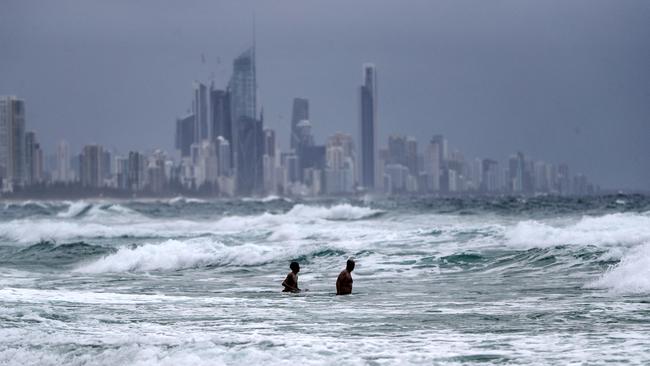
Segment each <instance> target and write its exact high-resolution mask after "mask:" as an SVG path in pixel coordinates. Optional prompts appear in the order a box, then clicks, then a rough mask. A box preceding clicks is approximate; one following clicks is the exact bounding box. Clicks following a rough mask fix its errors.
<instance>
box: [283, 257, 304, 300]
mask: <svg viewBox="0 0 650 366" xmlns="http://www.w3.org/2000/svg"><path fill="white" fill-rule="evenodd" d="M289 268H291V272H289V274H288V275H287V278H285V279H284V281H282V286H284V290H282V292H293V293H298V292H300V291H301V290H300V288H298V272H300V264H298V262H291V264H290V265H289Z"/></svg>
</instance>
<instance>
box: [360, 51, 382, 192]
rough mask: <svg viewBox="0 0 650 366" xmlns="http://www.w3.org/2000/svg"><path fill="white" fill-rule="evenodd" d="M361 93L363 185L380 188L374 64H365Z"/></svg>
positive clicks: (373, 188)
mask: <svg viewBox="0 0 650 366" xmlns="http://www.w3.org/2000/svg"><path fill="white" fill-rule="evenodd" d="M359 93H360V112H361V113H360V132H359V139H360V140H361V143H360V150H361V151H360V158H361V164H360V166H361V171H360V180H361V185H362V186H363V187H365V188H366V189H368V190H375V189H380V186H381V183H382V181H383V177H378V176H377V175H379V174H378V173H379V169H377V163H378V157H377V132H378V131H377V70H376V68H375V65H373V64H364V65H363V85H362V86H361V87H360V88H359Z"/></svg>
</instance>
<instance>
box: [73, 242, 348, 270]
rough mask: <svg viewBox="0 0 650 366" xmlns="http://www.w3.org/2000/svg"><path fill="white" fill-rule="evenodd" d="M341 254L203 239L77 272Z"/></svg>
mask: <svg viewBox="0 0 650 366" xmlns="http://www.w3.org/2000/svg"><path fill="white" fill-rule="evenodd" d="M323 252H326V253H330V252H332V253H340V252H339V251H337V249H330V248H323V247H321V246H318V245H309V246H302V247H301V246H279V245H278V246H269V245H256V244H251V243H246V244H242V245H226V244H223V243H221V242H218V241H212V240H209V239H204V238H197V239H191V240H186V241H180V240H167V241H164V242H162V243H159V244H153V243H148V244H144V245H140V246H126V247H122V248H120V249H119V250H117V252H115V253H113V254H110V255H107V256H105V257H103V258H101V259H99V260H97V261H95V262H93V263H89V264H86V265H83V266H81V267H79V268H77V269H76V270H75V271H76V272H83V273H103V272H146V271H169V270H182V269H188V268H197V267H211V266H258V265H263V264H268V263H272V262H275V261H278V260H289V259H293V258H297V257H303V258H305V256H311V255H315V256H321V255H322V253H323Z"/></svg>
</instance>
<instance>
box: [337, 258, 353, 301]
mask: <svg viewBox="0 0 650 366" xmlns="http://www.w3.org/2000/svg"><path fill="white" fill-rule="evenodd" d="M354 264H355V263H354V259H351V258H350V259H348V262H347V263H346V265H345V269H344V270H343V271H341V273H340V274H339V277H338V278H337V279H336V294H337V295H349V294H351V293H352V271H354Z"/></svg>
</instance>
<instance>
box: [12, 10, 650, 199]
mask: <svg viewBox="0 0 650 366" xmlns="http://www.w3.org/2000/svg"><path fill="white" fill-rule="evenodd" d="M253 14H254V15H253ZM254 16H255V19H256V21H255V23H256V44H257V73H258V76H257V78H258V108H259V109H262V108H263V111H264V123H265V125H266V126H268V127H271V128H273V129H275V130H276V132H277V135H278V140H279V142H280V147H281V148H283V149H286V148H287V147H288V140H289V139H288V137H289V124H290V121H291V103H292V100H293V98H294V97H306V98H309V101H310V110H311V111H310V112H311V113H310V118H311V122H312V124H313V129H314V133H315V136H316V139H317V140H319V141H323V140H324V139H325V138H326V136H327V135H329V134H332V133H334V132H336V131H343V132H347V133H352V134H354V135H356V134H357V132H358V123H359V122H358V118H359V107H358V103H359V101H358V95H357V91H358V87H359V85H360V84H361V82H362V72H361V70H362V69H361V65H362V64H363V63H365V62H372V63H374V64H375V65H376V67H377V74H378V94H379V102H378V106H379V107H378V108H379V117H378V121H379V141H380V142H381V145H382V146H383V145H385V141H386V138H387V137H388V135H390V134H392V133H400V134H406V135H412V136H416V137H417V139H418V141H419V142H420V143H421V144H424V143H425V142H427V141H428V140H429V139H430V138H431V136H432V135H434V134H444V135H445V137H446V138H447V139H448V140H449V144H450V147H451V148H452V149H453V148H457V149H459V150H460V151H462V152H463V153H464V154H465V156H466V157H467V158H473V157H480V158H494V159H499V160H502V159H505V158H507V157H508V156H509V155H511V154H512V153H514V152H516V151H522V152H524V153H526V154H527V155H528V156H531V157H533V158H536V159H540V160H546V161H549V162H553V163H562V162H566V163H568V164H569V165H570V166H571V169H572V170H573V171H575V172H584V173H585V174H586V175H587V176H589V178H590V179H591V180H592V181H593V182H594V183H596V184H599V185H601V186H602V187H603V188H611V189H619V188H624V189H641V190H648V189H650V163H649V162H650V160H649V159H650V144H648V139H649V138H650V67H649V65H650V42H649V40H650V21H648V20H649V19H650V2H647V1H599V0H598V1H569V2H567V1H543V2H541V1H537V2H533V1H354V2H349V1H327V2H325V1H237V2H225V1H224V2H221V1H219V2H217V1H183V2H177V1H47V2H43V1H14V0H9V1H7V0H5V1H3V2H2V10H1V11H0V95H17V96H19V97H20V98H23V99H24V100H25V101H26V105H27V125H28V129H30V130H34V131H36V132H37V133H38V134H39V138H40V140H41V142H42V144H43V146H44V148H45V152H46V153H48V154H51V153H52V152H53V151H54V149H55V146H56V144H57V143H58V141H60V140H67V141H68V142H69V143H70V145H71V151H74V152H78V151H80V149H81V147H82V146H83V145H84V144H86V143H91V142H92V143H99V144H102V145H104V146H106V147H108V148H115V149H117V150H119V151H128V150H130V149H137V150H147V149H152V148H163V149H165V150H167V151H170V152H172V151H174V131H175V130H174V128H175V127H174V126H175V125H174V122H175V119H176V118H177V117H179V116H181V115H183V114H185V113H186V112H187V111H188V110H189V109H190V107H191V100H192V81H193V80H200V81H202V82H204V83H207V84H209V83H210V82H212V81H214V83H215V85H217V87H220V88H223V87H225V85H226V83H227V82H228V78H229V77H230V74H231V73H232V61H233V59H234V58H235V57H237V56H238V55H239V54H240V53H241V52H242V51H244V50H245V49H247V48H248V47H250V46H251V44H252V42H253V17H254Z"/></svg>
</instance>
